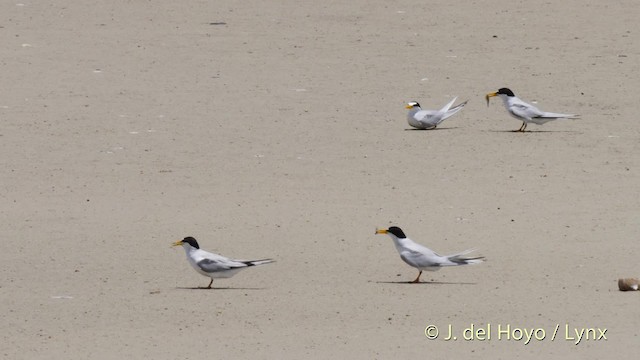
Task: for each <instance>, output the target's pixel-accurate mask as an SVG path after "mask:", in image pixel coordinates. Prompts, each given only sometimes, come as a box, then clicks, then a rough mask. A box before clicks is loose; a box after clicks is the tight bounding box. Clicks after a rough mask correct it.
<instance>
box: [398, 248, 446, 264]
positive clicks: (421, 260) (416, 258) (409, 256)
mask: <svg viewBox="0 0 640 360" xmlns="http://www.w3.org/2000/svg"><path fill="white" fill-rule="evenodd" d="M434 255H435V256H438V255H436V254H435V253H433V255H432V254H424V253H422V252H418V251H412V250H405V251H403V252H402V253H401V254H400V258H401V259H402V260H404V262H406V263H407V264H409V265H411V266H413V267H416V268H421V267H428V266H438V265H439V264H438V262H437V259H436V258H434Z"/></svg>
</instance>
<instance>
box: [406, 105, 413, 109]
mask: <svg viewBox="0 0 640 360" xmlns="http://www.w3.org/2000/svg"><path fill="white" fill-rule="evenodd" d="M412 107H413V106H411V105H407V106H405V107H404V108H405V109H411V108H412Z"/></svg>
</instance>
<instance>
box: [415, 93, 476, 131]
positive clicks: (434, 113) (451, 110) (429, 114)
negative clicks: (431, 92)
mask: <svg viewBox="0 0 640 360" xmlns="http://www.w3.org/2000/svg"><path fill="white" fill-rule="evenodd" d="M456 99H457V97H455V98H453V100H451V101H449V103H448V104H447V105H445V106H444V107H443V108H442V109H440V110H422V109H421V108H420V104H418V102H416V101H411V102H409V103H407V106H405V108H406V109H409V113H408V114H407V121H408V122H409V125H411V126H413V127H414V128H416V129H420V130H430V129H435V128H436V126H438V125H440V123H442V122H443V121H445V120H446V119H448V118H450V117H451V116H453V115H454V114H455V113H457V112H458V111H460V110H462V108H463V107H464V106H465V105H466V104H467V101H468V100H467V101H465V102H463V103H460V104H458V105H456V106H454V107H451V106H452V105H453V103H454V102H455V101H456Z"/></svg>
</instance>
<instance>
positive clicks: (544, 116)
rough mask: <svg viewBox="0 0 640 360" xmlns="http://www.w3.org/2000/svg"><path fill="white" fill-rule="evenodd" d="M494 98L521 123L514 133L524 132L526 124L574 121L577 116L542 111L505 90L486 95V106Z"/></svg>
mask: <svg viewBox="0 0 640 360" xmlns="http://www.w3.org/2000/svg"><path fill="white" fill-rule="evenodd" d="M494 96H499V97H500V98H501V99H502V102H503V103H504V106H505V107H506V108H507V111H508V112H509V114H511V116H513V117H514V118H516V119H518V120H520V121H522V126H520V129H518V130H515V131H516V132H524V130H525V129H526V128H527V124H528V123H534V124H536V125H542V124H544V123H547V122H549V121H551V120H556V119H575V118H577V117H578V116H579V115H575V114H559V113H553V112H547V111H542V110H540V109H538V108H537V107H535V106H533V105H531V104H527V103H526V102H524V101H522V100H520V98H518V97H517V96H515V94H514V93H513V91H511V90H509V89H507V88H501V89H500V90H498V91H496V92H492V93H488V94H487V95H486V96H485V98H486V100H487V106H489V98H491V97H494Z"/></svg>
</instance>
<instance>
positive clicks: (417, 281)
mask: <svg viewBox="0 0 640 360" xmlns="http://www.w3.org/2000/svg"><path fill="white" fill-rule="evenodd" d="M420 275H422V270H420V272H419V273H418V277H417V278H416V279H415V280H413V281H412V282H411V283H412V284H417V283H419V282H420Z"/></svg>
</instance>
